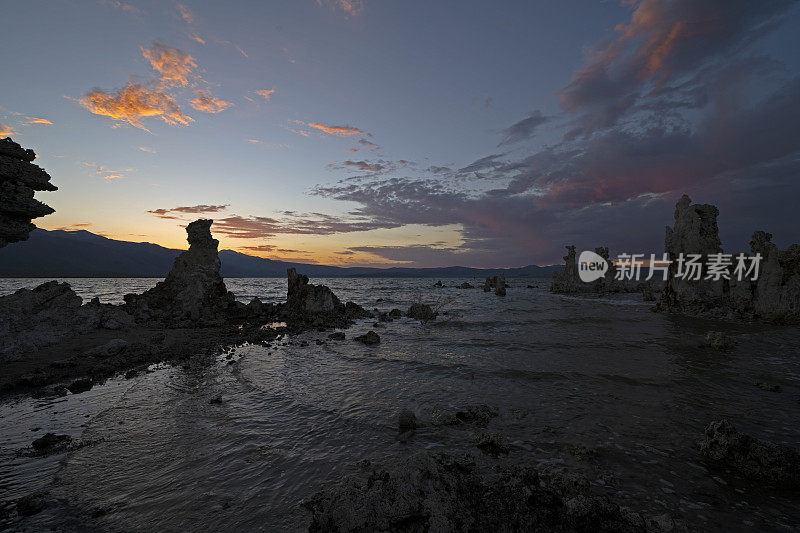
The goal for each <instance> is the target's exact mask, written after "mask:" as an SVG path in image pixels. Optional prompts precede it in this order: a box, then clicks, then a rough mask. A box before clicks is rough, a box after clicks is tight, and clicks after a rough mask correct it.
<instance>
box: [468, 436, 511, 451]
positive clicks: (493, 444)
mask: <svg viewBox="0 0 800 533" xmlns="http://www.w3.org/2000/svg"><path fill="white" fill-rule="evenodd" d="M475 445H476V446H477V447H478V448H479V449H480V450H481V451H482V452H483V453H488V454H489V455H500V454H506V453H508V452H509V447H508V441H507V440H506V438H505V437H504V436H503V435H501V434H499V433H489V432H485V431H484V432H481V433H479V434H478V436H477V437H476V442H475Z"/></svg>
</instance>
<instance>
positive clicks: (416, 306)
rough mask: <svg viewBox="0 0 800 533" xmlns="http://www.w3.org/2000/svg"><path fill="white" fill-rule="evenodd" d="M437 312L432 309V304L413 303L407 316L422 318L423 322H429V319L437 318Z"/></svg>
mask: <svg viewBox="0 0 800 533" xmlns="http://www.w3.org/2000/svg"><path fill="white" fill-rule="evenodd" d="M436 314H437V313H436V312H435V311H434V310H433V309H431V306H430V305H427V304H423V303H418V302H417V303H413V304H411V307H409V308H408V312H407V313H406V316H407V317H408V318H414V319H416V320H422V321H423V322H427V321H429V320H434V319H436Z"/></svg>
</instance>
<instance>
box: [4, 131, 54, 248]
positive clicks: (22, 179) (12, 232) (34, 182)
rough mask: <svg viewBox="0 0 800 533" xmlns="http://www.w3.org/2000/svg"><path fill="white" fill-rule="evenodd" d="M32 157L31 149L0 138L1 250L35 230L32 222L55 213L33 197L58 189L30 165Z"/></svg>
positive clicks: (39, 170) (38, 168) (45, 174)
mask: <svg viewBox="0 0 800 533" xmlns="http://www.w3.org/2000/svg"><path fill="white" fill-rule="evenodd" d="M35 158H36V154H35V153H34V152H33V150H25V149H23V148H22V147H21V146H20V145H19V144H17V143H15V142H14V141H12V140H11V138H10V137H6V138H5V139H0V248H2V247H3V246H5V245H7V244H9V243H13V242H18V241H24V240H26V239H27V238H28V234H29V233H30V232H31V231H33V230H34V229H36V226H34V225H33V223H31V220H32V219H34V218H38V217H43V216H45V215H49V214H50V213H52V212H53V211H54V209H53V208H51V207H50V206H48V205H46V204H44V203H42V202H40V201H39V200H37V199H35V198H34V197H33V196H34V194H35V192H36V191H55V190H58V187H56V186H55V185H53V184H51V183H50V176H49V175H48V174H47V172H45V171H44V170H42V169H41V168H40V167H38V166H37V165H34V164H33V163H32V162H31V161H33V160H34V159H35Z"/></svg>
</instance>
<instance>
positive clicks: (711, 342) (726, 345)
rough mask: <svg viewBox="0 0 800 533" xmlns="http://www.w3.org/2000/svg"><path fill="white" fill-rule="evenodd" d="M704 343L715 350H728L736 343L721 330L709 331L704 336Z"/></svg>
mask: <svg viewBox="0 0 800 533" xmlns="http://www.w3.org/2000/svg"><path fill="white" fill-rule="evenodd" d="M704 341H705V345H706V346H710V347H711V348H714V349H716V350H730V349H731V348H733V347H734V346H736V343H735V342H734V341H733V339H731V338H730V337H729V336H728V335H727V334H726V333H723V332H722V331H709V332H708V333H706V336H705V339H704Z"/></svg>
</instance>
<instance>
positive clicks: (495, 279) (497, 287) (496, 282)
mask: <svg viewBox="0 0 800 533" xmlns="http://www.w3.org/2000/svg"><path fill="white" fill-rule="evenodd" d="M508 287H509V285H508V283H506V275H505V274H500V275H499V276H492V277H487V278H486V281H485V282H484V283H483V292H489V291H492V290H494V293H495V294H496V295H498V296H505V295H506V289H507V288H508Z"/></svg>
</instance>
